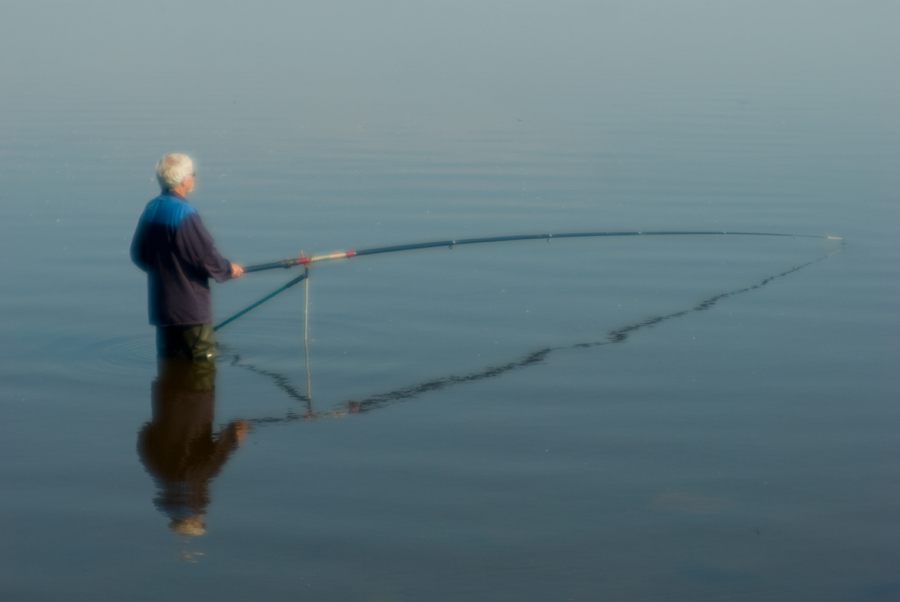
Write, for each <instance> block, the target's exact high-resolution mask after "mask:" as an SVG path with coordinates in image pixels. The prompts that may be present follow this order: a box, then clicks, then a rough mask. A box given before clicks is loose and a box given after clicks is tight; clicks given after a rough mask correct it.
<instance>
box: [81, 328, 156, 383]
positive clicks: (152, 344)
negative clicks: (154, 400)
mask: <svg viewBox="0 0 900 602" xmlns="http://www.w3.org/2000/svg"><path fill="white" fill-rule="evenodd" d="M70 351H71V352H73V353H74V354H75V356H76V358H77V359H76V362H75V364H76V366H77V368H78V369H79V372H80V373H82V374H85V373H87V374H123V373H137V372H143V371H145V370H146V369H147V368H148V367H152V368H153V369H156V341H155V340H154V339H153V337H152V336H147V335H146V334H134V335H125V336H116V337H109V338H104V339H98V340H90V341H83V342H82V344H80V345H79V344H73V345H72V347H71V349H70Z"/></svg>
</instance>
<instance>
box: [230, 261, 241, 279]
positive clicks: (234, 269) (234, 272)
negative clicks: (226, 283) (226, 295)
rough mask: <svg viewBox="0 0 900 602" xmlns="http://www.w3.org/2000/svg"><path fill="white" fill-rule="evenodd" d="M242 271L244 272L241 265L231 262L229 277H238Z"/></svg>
mask: <svg viewBox="0 0 900 602" xmlns="http://www.w3.org/2000/svg"><path fill="white" fill-rule="evenodd" d="M243 273H244V268H242V267H241V266H239V265H238V264H236V263H232V264H231V277H232V278H240V277H241V275H242V274H243Z"/></svg>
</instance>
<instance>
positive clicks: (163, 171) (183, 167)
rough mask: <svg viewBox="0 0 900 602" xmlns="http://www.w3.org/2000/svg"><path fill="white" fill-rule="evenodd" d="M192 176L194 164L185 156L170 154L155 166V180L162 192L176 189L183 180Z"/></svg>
mask: <svg viewBox="0 0 900 602" xmlns="http://www.w3.org/2000/svg"><path fill="white" fill-rule="evenodd" d="M193 174H194V162H193V161H191V158H190V157H188V156H187V155H182V154H181V153H172V154H170V155H166V156H165V157H163V158H162V159H160V160H159V163H157V164H156V179H157V180H159V185H160V186H161V187H162V189H163V190H172V189H173V188H178V187H179V186H180V185H181V183H182V182H184V180H185V178H187V177H188V176H191V175H193Z"/></svg>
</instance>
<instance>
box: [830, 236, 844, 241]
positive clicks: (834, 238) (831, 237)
mask: <svg viewBox="0 0 900 602" xmlns="http://www.w3.org/2000/svg"><path fill="white" fill-rule="evenodd" d="M828 240H844V239H843V238H841V237H840V236H829V237H828Z"/></svg>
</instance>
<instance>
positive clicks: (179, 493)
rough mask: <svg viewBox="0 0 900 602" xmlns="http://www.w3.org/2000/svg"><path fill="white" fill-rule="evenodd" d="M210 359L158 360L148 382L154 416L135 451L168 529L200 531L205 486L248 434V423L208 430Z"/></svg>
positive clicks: (211, 403)
mask: <svg viewBox="0 0 900 602" xmlns="http://www.w3.org/2000/svg"><path fill="white" fill-rule="evenodd" d="M215 376H216V368H215V364H214V363H213V362H194V363H191V362H185V361H177V360H174V361H173V360H160V365H159V378H158V379H157V381H156V383H154V386H153V419H152V421H151V422H149V423H148V424H146V425H145V426H144V428H143V429H141V431H140V433H139V434H138V453H139V454H140V457H141V461H142V462H143V463H144V466H145V467H146V468H147V471H148V472H149V473H150V474H151V475H152V476H153V478H154V480H155V481H156V484H157V486H158V487H159V491H158V495H157V497H156V499H155V500H154V503H155V505H156V507H157V508H158V509H159V510H160V511H161V512H162V513H163V514H165V515H167V516H168V517H169V518H171V519H172V520H171V522H170V523H169V528H171V529H172V530H173V531H175V532H177V533H182V534H184V535H203V533H204V532H205V531H206V525H205V524H204V521H203V515H204V514H205V512H206V507H207V506H208V505H209V502H210V499H209V484H210V482H211V481H212V480H213V479H214V478H215V477H216V475H218V474H219V471H221V470H222V467H223V466H224V465H225V462H227V461H228V458H229V456H230V455H231V453H232V452H233V451H234V450H236V449H237V447H238V446H239V445H240V443H241V441H243V439H244V437H245V436H246V434H247V428H248V425H247V422H245V421H243V420H239V421H235V422H231V423H229V424H228V425H227V426H225V427H224V428H223V429H222V430H221V431H219V433H213V418H214V414H215V404H216V398H215V389H214V385H215Z"/></svg>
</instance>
